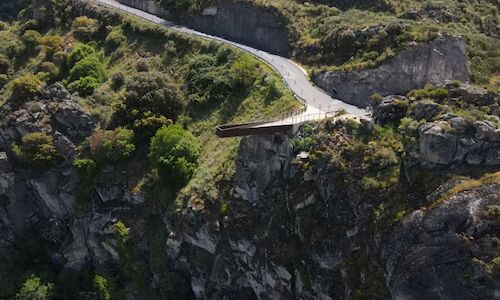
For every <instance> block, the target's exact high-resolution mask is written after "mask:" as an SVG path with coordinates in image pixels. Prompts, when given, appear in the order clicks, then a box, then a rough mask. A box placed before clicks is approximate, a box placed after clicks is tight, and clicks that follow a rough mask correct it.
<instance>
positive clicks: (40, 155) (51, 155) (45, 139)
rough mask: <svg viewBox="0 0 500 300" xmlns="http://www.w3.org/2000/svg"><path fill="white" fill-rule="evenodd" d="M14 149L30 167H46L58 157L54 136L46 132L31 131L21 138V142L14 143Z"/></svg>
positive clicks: (22, 161)
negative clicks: (18, 143)
mask: <svg viewBox="0 0 500 300" xmlns="http://www.w3.org/2000/svg"><path fill="white" fill-rule="evenodd" d="M12 151H13V152H14V154H15V155H16V156H17V158H18V159H19V160H20V161H21V163H23V164H24V165H26V166H28V167H33V168H36V167H44V166H47V165H50V164H51V163H52V162H53V161H54V159H55V158H56V154H57V151H56V148H55V146H54V138H53V137H52V136H50V135H48V134H47V133H45V132H41V131H38V132H31V133H28V134H26V135H24V136H23V137H22V138H21V144H20V145H17V144H14V145H13V146H12Z"/></svg>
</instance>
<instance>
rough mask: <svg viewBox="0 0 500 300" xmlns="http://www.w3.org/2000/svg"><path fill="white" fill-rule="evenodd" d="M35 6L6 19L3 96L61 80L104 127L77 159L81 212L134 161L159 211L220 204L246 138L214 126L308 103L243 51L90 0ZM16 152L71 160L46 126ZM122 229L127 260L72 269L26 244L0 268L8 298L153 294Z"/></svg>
mask: <svg viewBox="0 0 500 300" xmlns="http://www.w3.org/2000/svg"><path fill="white" fill-rule="evenodd" d="M34 3H35V4H34V5H32V6H30V7H28V8H27V9H25V10H23V11H22V12H21V13H20V15H19V18H18V19H17V20H14V21H9V22H6V19H5V21H2V22H1V23H0V102H1V103H2V104H8V106H9V107H10V106H12V107H21V106H23V105H31V104H30V103H35V102H37V101H40V100H41V99H42V98H43V97H44V95H43V92H44V89H45V88H46V87H47V86H49V85H51V84H52V83H55V82H61V83H62V84H63V85H64V86H65V87H66V88H67V89H68V90H69V91H70V92H71V93H73V94H74V99H76V101H77V102H78V104H79V105H81V106H83V107H84V108H85V109H87V110H89V111H90V112H91V113H92V115H93V117H94V118H95V120H96V122H97V129H96V130H95V131H94V132H93V133H92V134H91V135H90V136H88V137H87V139H85V140H84V141H83V142H81V143H80V144H79V145H78V153H77V156H78V157H77V158H76V159H75V160H74V161H73V162H72V165H73V166H74V168H75V169H76V170H78V172H79V174H80V185H79V190H80V195H79V197H78V204H79V207H80V209H82V210H83V211H85V210H89V209H92V206H93V205H94V204H93V202H92V201H91V199H92V193H93V192H94V189H93V184H94V182H95V180H96V178H98V177H99V176H100V174H101V172H103V170H105V169H106V167H109V166H113V167H117V168H124V169H127V168H130V170H131V171H133V173H134V176H136V177H137V178H136V179H135V182H133V183H132V184H134V185H135V186H132V187H131V189H132V188H133V189H134V191H135V192H141V193H145V194H146V195H147V197H146V198H147V201H150V205H156V206H158V207H161V209H168V210H172V209H176V208H177V206H180V207H184V206H185V205H187V204H188V203H189V202H190V201H192V199H197V201H198V199H200V198H203V197H202V194H205V193H208V192H209V191H212V192H211V197H205V199H207V201H208V200H209V201H214V200H215V199H217V198H218V195H217V193H214V192H213V191H219V189H218V187H219V184H220V182H223V181H228V180H230V178H231V177H230V176H231V175H232V173H233V172H234V157H235V155H236V147H237V145H238V140H237V139H236V140H220V139H218V138H216V136H215V135H214V133H213V132H214V131H213V130H214V128H215V125H217V124H220V123H226V122H236V121H245V120H251V119H254V118H257V117H272V116H275V115H278V114H281V113H282V112H285V111H289V110H290V109H293V108H296V107H298V106H299V105H300V104H299V103H298V102H297V101H296V100H295V98H294V97H293V96H292V94H291V93H290V92H289V91H288V90H287V89H285V87H284V84H283V83H282V82H281V81H280V80H279V78H278V77H277V75H276V74H274V73H273V72H272V71H271V69H270V68H269V67H267V66H266V65H263V64H262V63H260V62H259V61H257V60H256V59H255V58H253V57H252V56H250V55H247V54H243V53H241V52H240V51H237V50H235V49H232V48H229V47H227V46H223V45H221V44H219V43H210V42H207V41H204V40H200V39H197V38H192V37H189V36H184V35H180V34H177V33H173V32H171V31H169V30H167V29H165V28H163V27H161V26H157V25H152V24H149V23H147V22H143V21H140V20H138V19H135V18H131V17H128V16H125V15H122V14H119V13H115V12H113V13H112V12H110V11H101V8H97V7H95V6H92V5H91V4H89V3H86V2H83V1H82V2H81V1H78V0H75V1H67V0H51V1H36V2H34ZM2 5H3V4H2ZM82 12H85V15H86V16H80V14H81V13H82ZM2 13H3V11H2ZM12 14H14V13H12ZM12 14H9V17H12V16H13V15H12ZM34 16H36V19H35V18H34ZM10 19H11V18H9V20H10ZM12 151H13V152H14V153H15V157H16V159H17V161H19V163H20V164H22V166H23V167H25V168H27V169H30V170H41V171H43V170H46V168H50V167H56V166H57V165H58V163H60V161H62V158H61V159H59V158H58V157H57V155H56V153H57V151H56V149H55V147H54V138H53V136H52V133H51V131H50V130H49V129H48V130H47V132H33V133H28V134H26V135H25V136H24V137H22V139H21V140H20V141H19V143H17V144H15V145H13V146H12ZM148 154H149V155H148ZM207 158H210V159H207ZM132 164H135V165H139V166H140V167H132V166H131V165H132ZM219 192H224V193H225V191H219ZM175 200H177V201H175ZM147 218H148V216H146V219H147ZM114 229H115V231H116V232H117V239H118V241H119V247H118V250H119V252H120V266H119V268H118V269H116V268H107V267H106V266H103V267H102V268H100V269H98V270H92V271H87V270H86V271H82V273H81V274H68V271H64V272H63V271H61V270H59V269H57V268H52V267H49V266H48V264H46V260H45V258H44V256H43V254H42V252H43V251H42V250H43V247H39V245H38V244H36V243H37V241H38V240H39V239H37V238H33V239H32V240H30V241H27V243H30V244H31V245H33V249H36V250H33V252H32V253H30V254H27V256H28V257H29V258H28V259H26V260H22V262H17V263H16V262H13V263H12V265H8V266H7V265H6V266H5V268H4V272H9V270H14V271H12V272H10V274H9V277H8V278H4V277H1V276H0V278H2V279H1V282H0V287H1V288H0V291H1V292H0V298H3V297H14V296H15V295H16V293H18V296H17V298H18V299H34V298H36V299H48V298H49V296H53V297H56V298H71V297H72V296H74V294H73V293H74V292H75V290H81V289H87V290H92V291H93V292H95V293H96V295H98V296H99V297H100V298H101V299H114V298H118V299H120V298H123V297H124V293H125V292H126V291H125V289H124V287H125V286H135V287H137V288H139V289H142V291H144V293H146V294H147V293H148V292H147V290H148V288H147V287H148V285H147V284H145V283H144V282H143V281H144V280H145V278H147V275H145V274H144V273H143V272H146V271H145V270H146V269H147V268H146V265H145V262H144V261H143V259H144V258H143V257H141V254H140V253H139V252H138V250H137V249H136V246H135V234H137V230H136V229H135V228H130V234H129V233H128V232H129V228H126V227H125V225H124V224H123V223H121V222H118V223H116V226H115V228H114ZM157 247H163V246H162V245H159V244H158V246H157ZM27 249H31V248H30V247H28V248H27ZM26 251H28V250H26ZM157 251H160V250H157ZM27 253H28V252H27ZM137 268H139V270H138V269H137ZM61 272H62V273H61ZM41 273H43V276H42V275H41ZM63 273H64V274H63ZM31 274H34V275H33V276H31ZM37 276H39V277H37ZM168 276H169V278H170V279H169V280H168V282H165V286H166V287H164V289H165V290H171V291H172V293H175V291H176V288H175V285H179V284H181V285H185V284H186V283H185V282H184V281H183V278H182V277H179V275H178V274H177V273H175V272H173V271H172V272H170V273H168ZM40 277H43V279H40ZM4 279H5V280H6V281H4ZM4 287H5V288H4ZM7 287H8V288H7ZM146 294H145V296H144V297H145V298H151V295H146Z"/></svg>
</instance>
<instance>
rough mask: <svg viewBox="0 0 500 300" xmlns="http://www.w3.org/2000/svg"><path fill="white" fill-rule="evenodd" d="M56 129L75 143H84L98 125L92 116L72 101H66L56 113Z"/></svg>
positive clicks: (59, 106)
mask: <svg viewBox="0 0 500 300" xmlns="http://www.w3.org/2000/svg"><path fill="white" fill-rule="evenodd" d="M54 120H55V121H56V127H57V128H58V129H59V131H61V132H62V133H63V134H64V135H66V136H67V137H69V138H70V139H72V140H73V141H77V142H79V141H82V140H83V139H84V138H86V137H87V136H89V135H90V134H91V133H92V131H93V130H94V128H95V126H96V124H95V122H94V120H93V119H92V117H91V116H90V114H88V113H87V112H86V111H85V110H83V108H82V107H81V106H80V105H79V104H78V103H76V102H74V101H72V100H64V101H62V102H60V103H59V104H58V106H57V109H56V112H55V113H54Z"/></svg>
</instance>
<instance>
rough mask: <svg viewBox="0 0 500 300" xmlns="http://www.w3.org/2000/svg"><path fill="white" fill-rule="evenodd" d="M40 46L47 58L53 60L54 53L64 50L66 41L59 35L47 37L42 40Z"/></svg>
mask: <svg viewBox="0 0 500 300" xmlns="http://www.w3.org/2000/svg"><path fill="white" fill-rule="evenodd" d="M40 44H41V45H42V46H43V48H44V49H45V54H46V55H47V58H49V59H51V58H52V57H53V55H54V53H56V52H59V51H62V50H63V45H64V39H63V38H62V37H60V36H58V35H45V36H43V37H42V38H41V39H40Z"/></svg>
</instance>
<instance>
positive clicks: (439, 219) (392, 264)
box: [383, 185, 500, 299]
mask: <svg viewBox="0 0 500 300" xmlns="http://www.w3.org/2000/svg"><path fill="white" fill-rule="evenodd" d="M499 188H500V186H499V185H488V186H481V187H479V188H476V189H474V190H472V191H464V192H461V193H459V194H458V195H456V196H453V198H452V199H450V200H449V201H446V202H444V203H443V204H441V205H439V206H437V207H436V208H434V209H432V210H426V211H424V210H417V211H414V212H412V213H410V214H409V215H408V216H407V217H405V218H404V219H403V221H402V223H401V225H399V226H398V227H397V228H396V229H395V230H394V231H393V233H392V234H391V237H390V240H389V242H388V243H387V244H386V245H385V246H384V254H383V256H384V260H385V266H386V271H387V286H388V287H389V290H390V293H391V296H392V297H393V299H423V298H426V299H494V293H495V290H498V289H499V288H500V283H499V282H498V281H497V282H495V280H493V278H491V277H490V276H489V275H486V274H487V273H486V272H484V273H482V272H475V273H477V274H478V273H482V274H485V275H481V276H478V277H475V276H466V275H465V274H467V273H468V271H467V270H470V269H472V268H471V267H472V265H473V258H476V259H483V260H485V261H489V260H490V258H489V257H488V256H489V253H490V252H489V251H497V250H495V249H494V248H492V246H488V245H491V244H489V243H491V242H492V241H493V240H495V239H496V237H495V223H494V222H495V220H494V219H492V218H487V217H485V216H486V214H485V212H486V210H487V209H488V206H490V205H498V204H500V203H499V198H498V190H499ZM478 245H482V246H481V247H478ZM484 268H485V267H484V266H482V269H483V270H484Z"/></svg>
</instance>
